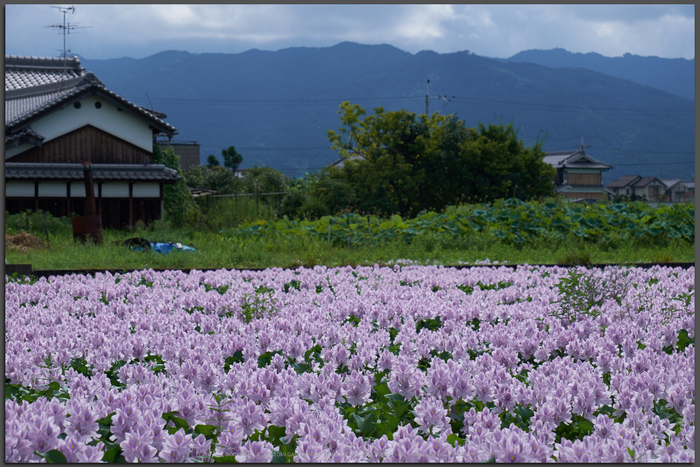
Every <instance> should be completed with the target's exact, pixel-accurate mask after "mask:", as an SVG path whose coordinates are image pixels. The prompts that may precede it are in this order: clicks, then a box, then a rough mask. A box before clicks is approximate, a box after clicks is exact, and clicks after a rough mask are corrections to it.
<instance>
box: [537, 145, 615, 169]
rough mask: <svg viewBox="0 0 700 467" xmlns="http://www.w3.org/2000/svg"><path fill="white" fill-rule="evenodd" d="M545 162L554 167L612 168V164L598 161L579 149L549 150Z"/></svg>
mask: <svg viewBox="0 0 700 467" xmlns="http://www.w3.org/2000/svg"><path fill="white" fill-rule="evenodd" d="M581 158H584V160H586V162H578V160H579V159H581ZM542 161H543V162H546V163H547V164H550V165H552V166H554V167H561V168H564V167H566V168H585V169H603V170H607V169H611V168H612V166H611V165H608V164H605V163H603V162H600V161H597V160H596V159H594V158H592V157H591V156H589V155H588V154H586V153H585V152H584V151H582V150H580V149H577V150H574V151H554V152H548V153H546V154H545V156H544V157H543V158H542Z"/></svg>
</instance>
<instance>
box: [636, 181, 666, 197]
mask: <svg viewBox="0 0 700 467" xmlns="http://www.w3.org/2000/svg"><path fill="white" fill-rule="evenodd" d="M633 188H634V194H635V195H637V196H638V197H639V198H642V199H644V200H646V201H660V198H661V199H663V198H664V195H665V190H666V185H665V184H664V183H663V182H662V181H661V180H659V179H658V178H656V177H641V178H640V179H639V180H637V181H636V182H635V183H634V185H633Z"/></svg>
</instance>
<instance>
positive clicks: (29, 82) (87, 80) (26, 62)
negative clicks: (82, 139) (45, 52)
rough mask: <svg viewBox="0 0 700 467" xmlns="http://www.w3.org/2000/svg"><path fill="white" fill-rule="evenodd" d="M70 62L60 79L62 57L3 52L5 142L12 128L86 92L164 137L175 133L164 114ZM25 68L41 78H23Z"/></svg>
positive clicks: (19, 128) (26, 71) (76, 60)
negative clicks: (67, 74) (124, 110)
mask: <svg viewBox="0 0 700 467" xmlns="http://www.w3.org/2000/svg"><path fill="white" fill-rule="evenodd" d="M71 63H72V68H71V69H72V70H73V72H72V73H73V74H72V75H71V76H70V78H69V79H68V80H63V77H64V75H63V59H58V58H39V57H18V56H13V55H9V56H5V90H6V91H5V134H6V136H5V142H7V141H8V136H11V133H12V132H13V129H15V128H16V129H18V130H21V129H23V128H21V126H24V125H26V124H27V123H26V122H29V121H31V120H32V119H33V118H35V117H37V116H39V115H40V114H42V113H44V112H48V111H51V110H52V109H55V108H56V107H58V106H60V105H62V104H64V103H65V102H67V101H69V100H71V99H78V98H80V97H82V96H83V95H87V94H90V93H93V94H101V95H102V96H104V97H106V98H109V99H112V100H114V101H115V102H116V103H117V104H118V105H122V106H124V107H125V108H127V109H129V110H130V111H132V112H133V113H135V114H136V115H139V116H141V117H143V118H145V119H146V120H148V121H150V122H151V125H152V126H153V127H154V128H156V129H157V130H159V131H161V132H163V133H166V134H167V135H168V137H172V136H173V135H174V134H175V133H176V131H177V130H176V129H175V127H173V126H172V125H170V124H168V123H166V122H165V121H163V119H162V117H164V116H165V115H164V114H161V113H158V112H155V111H152V110H147V109H144V108H143V107H141V106H139V105H136V104H134V103H132V102H130V101H128V100H126V99H124V98H123V97H121V96H119V95H118V94H115V93H114V92H112V91H110V90H109V89H107V88H106V87H105V86H104V84H103V83H102V82H101V81H100V80H99V79H98V78H97V77H96V76H95V75H94V74H93V73H89V72H85V69H83V68H82V67H80V61H79V60H78V58H77V57H74V59H73V61H72V62H71ZM29 71H31V72H32V73H35V74H36V76H42V77H43V78H41V79H39V78H36V79H29V78H26V76H29V75H28V74H27V73H29ZM23 77H25V78H26V79H25V78H23Z"/></svg>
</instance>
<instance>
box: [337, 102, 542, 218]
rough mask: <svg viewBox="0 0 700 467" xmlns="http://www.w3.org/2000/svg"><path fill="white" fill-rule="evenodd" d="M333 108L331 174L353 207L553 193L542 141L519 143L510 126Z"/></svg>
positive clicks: (396, 207)
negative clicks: (336, 162)
mask: <svg viewBox="0 0 700 467" xmlns="http://www.w3.org/2000/svg"><path fill="white" fill-rule="evenodd" d="M374 112H375V115H369V116H365V111H364V110H363V109H362V108H361V107H360V106H359V105H357V104H350V103H349V102H344V103H343V104H341V106H340V111H339V112H338V113H339V114H341V122H342V123H343V127H342V128H341V129H340V130H339V131H338V132H337V133H336V132H334V131H332V130H331V131H329V132H328V138H329V140H330V142H331V146H332V147H333V149H335V150H336V151H337V152H338V153H339V154H340V155H341V157H343V158H344V159H345V163H344V167H343V169H342V170H337V169H336V170H331V176H332V177H335V178H342V179H345V180H347V181H348V182H349V184H350V186H351V187H352V188H353V189H354V190H355V193H356V196H357V198H358V203H359V207H360V209H363V210H370V211H371V210H375V211H380V212H383V213H396V212H398V213H401V214H404V215H407V216H414V215H415V214H417V213H418V212H420V211H422V210H424V209H429V210H441V209H443V208H444V207H445V206H447V205H449V204H458V203H459V202H462V201H469V200H477V199H479V200H483V201H493V200H495V199H498V198H509V197H517V198H520V199H529V198H532V197H544V196H548V195H552V194H553V189H554V185H553V183H552V178H553V177H554V169H553V168H552V167H551V166H550V165H549V164H546V163H545V162H544V161H543V160H542V158H543V156H544V153H543V152H542V144H541V143H540V142H539V141H538V142H537V144H535V145H534V147H532V148H529V147H525V146H524V144H523V143H522V141H520V140H518V138H517V132H516V131H515V130H514V129H513V125H512V123H511V124H509V125H489V126H488V127H486V126H484V125H483V124H480V125H479V126H478V128H467V127H466V126H465V125H464V122H463V121H461V120H459V119H458V118H457V117H456V116H455V115H449V116H444V115H440V114H439V113H437V112H435V113H434V114H433V115H430V116H428V115H425V114H422V115H416V114H415V113H412V112H408V111H406V110H399V111H393V112H385V111H384V109H383V108H381V107H379V108H376V109H374Z"/></svg>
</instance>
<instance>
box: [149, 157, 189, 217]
mask: <svg viewBox="0 0 700 467" xmlns="http://www.w3.org/2000/svg"><path fill="white" fill-rule="evenodd" d="M153 162H155V163H156V164H164V165H165V166H166V167H168V168H171V169H174V170H176V171H177V173H178V175H180V176H182V168H180V156H178V155H176V154H175V152H174V151H173V149H172V148H168V149H162V148H160V147H159V146H158V145H153ZM163 211H164V212H163V217H164V218H165V219H166V220H167V221H169V222H171V223H172V225H173V227H185V226H187V225H194V224H196V222H197V220H198V219H199V216H200V212H199V207H198V206H197V204H196V203H195V202H194V200H193V199H192V196H191V195H190V190H189V189H188V188H187V184H186V183H185V180H184V179H182V180H178V181H177V182H176V183H173V184H166V185H165V186H164V187H163Z"/></svg>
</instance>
